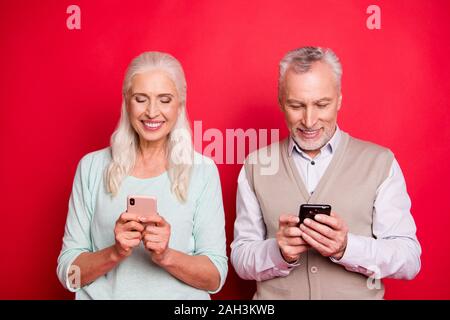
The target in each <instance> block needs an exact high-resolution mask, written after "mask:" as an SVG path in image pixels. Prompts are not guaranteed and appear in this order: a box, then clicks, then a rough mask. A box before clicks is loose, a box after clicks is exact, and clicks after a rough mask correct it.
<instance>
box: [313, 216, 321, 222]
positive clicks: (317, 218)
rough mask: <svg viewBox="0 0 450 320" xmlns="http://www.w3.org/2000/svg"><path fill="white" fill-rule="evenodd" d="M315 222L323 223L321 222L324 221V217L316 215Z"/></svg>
mask: <svg viewBox="0 0 450 320" xmlns="http://www.w3.org/2000/svg"><path fill="white" fill-rule="evenodd" d="M314 220H317V221H321V220H322V216H320V215H316V216H315V217H314Z"/></svg>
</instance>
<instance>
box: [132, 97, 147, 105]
mask: <svg viewBox="0 0 450 320" xmlns="http://www.w3.org/2000/svg"><path fill="white" fill-rule="evenodd" d="M134 99H135V100H136V102H138V103H143V102H146V101H147V99H146V98H145V97H140V96H136V97H135V98H134Z"/></svg>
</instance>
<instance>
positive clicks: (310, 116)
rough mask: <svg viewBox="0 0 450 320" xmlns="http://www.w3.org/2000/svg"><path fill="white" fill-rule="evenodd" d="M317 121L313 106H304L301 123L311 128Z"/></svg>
mask: <svg viewBox="0 0 450 320" xmlns="http://www.w3.org/2000/svg"><path fill="white" fill-rule="evenodd" d="M316 121H317V115H316V113H315V111H314V109H313V108H311V107H306V108H305V113H304V115H303V123H304V125H305V127H306V128H312V127H314V125H315V124H316Z"/></svg>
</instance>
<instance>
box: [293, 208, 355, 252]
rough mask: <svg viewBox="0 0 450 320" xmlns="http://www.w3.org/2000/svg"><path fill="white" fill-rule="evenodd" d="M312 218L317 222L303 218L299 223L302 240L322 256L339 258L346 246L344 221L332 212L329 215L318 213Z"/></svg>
mask: <svg viewBox="0 0 450 320" xmlns="http://www.w3.org/2000/svg"><path fill="white" fill-rule="evenodd" d="M314 219H315V220H316V221H317V222H316V221H314V220H311V219H305V221H304V222H303V223H302V224H301V225H300V230H301V231H303V234H302V238H303V240H305V242H306V243H308V244H309V245H310V246H311V247H313V248H314V249H316V250H317V251H318V252H319V253H320V254H321V255H322V256H324V257H333V258H335V259H337V260H339V259H341V258H342V256H343V255H344V252H345V248H346V247H347V234H348V228H347V225H346V224H345V221H344V220H343V219H342V218H341V217H339V216H338V215H337V214H336V213H334V212H331V215H330V216H327V215H325V214H318V215H316V216H315V218H314Z"/></svg>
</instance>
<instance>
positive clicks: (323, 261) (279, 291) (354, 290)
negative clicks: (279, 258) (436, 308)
mask: <svg viewBox="0 0 450 320" xmlns="http://www.w3.org/2000/svg"><path fill="white" fill-rule="evenodd" d="M288 142H289V140H288V139H284V140H283V141H281V142H279V143H274V144H272V145H270V146H268V147H266V148H262V149H260V150H257V151H255V152H254V153H252V154H251V155H250V156H249V157H248V158H247V159H246V162H245V164H244V166H245V171H246V175H247V179H248V181H249V184H250V187H251V188H252V189H253V191H254V192H255V194H256V197H257V199H258V201H259V205H260V207H261V211H262V214H263V218H264V222H265V225H266V229H267V234H266V237H267V238H275V235H276V232H277V230H278V218H279V216H280V215H281V214H282V213H291V214H295V215H297V214H298V211H299V207H300V205H301V204H303V203H312V204H314V203H316V204H329V205H331V207H332V211H334V212H336V213H337V214H339V215H340V216H341V217H342V218H343V219H344V221H345V222H346V224H347V226H348V228H349V232H350V233H352V234H355V235H361V236H366V237H374V236H373V233H372V219H373V210H374V208H373V205H374V201H375V198H376V192H377V189H378V187H379V186H380V184H381V183H382V182H383V181H384V180H385V179H386V178H387V176H388V174H389V170H390V168H391V165H392V161H393V159H394V156H393V154H392V152H391V151H390V150H388V149H386V148H383V147H380V146H378V145H375V144H372V143H369V142H365V141H361V140H358V139H355V138H352V137H350V136H349V135H348V134H347V133H345V132H342V138H341V141H340V143H339V145H338V147H337V149H336V151H335V154H334V156H333V159H332V160H331V162H330V164H329V166H328V168H327V169H326V171H325V173H324V175H323V176H322V178H321V180H320V181H319V183H318V185H317V187H316V189H315V191H314V193H313V195H309V193H308V191H307V189H306V187H305V185H304V183H303V181H302V178H301V177H300V175H299V173H298V170H297V168H296V165H295V163H294V160H293V159H292V156H289V154H288ZM267 155H269V157H268V158H267ZM265 156H266V157H265ZM261 159H266V160H267V159H270V161H272V163H271V165H273V164H274V162H273V161H278V170H276V172H275V173H274V174H267V172H264V168H266V169H267V167H268V165H267V161H262V160H261ZM299 262H300V265H299V266H297V267H295V268H294V269H293V270H292V271H291V272H290V274H289V275H288V276H287V277H278V278H274V279H270V280H266V281H258V282H257V290H256V293H255V295H254V297H253V298H254V299H382V298H383V295H384V285H383V284H382V283H381V285H378V286H377V285H376V283H373V282H372V279H369V278H367V277H366V276H364V275H362V274H360V273H356V272H351V271H347V270H346V269H345V268H344V267H343V266H341V265H338V264H335V263H333V262H332V261H331V260H330V259H329V258H326V257H322V256H321V255H320V254H319V253H318V252H317V251H315V250H313V249H310V250H308V251H307V252H306V253H303V254H302V255H301V257H300V261H299Z"/></svg>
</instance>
